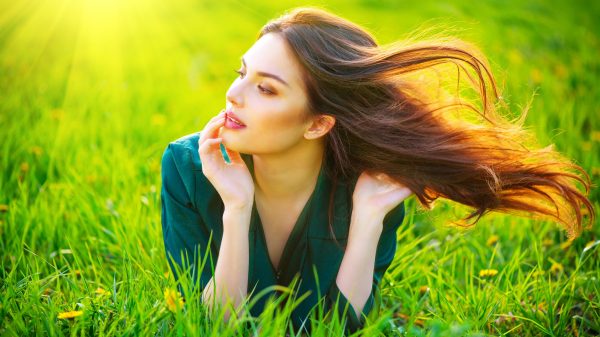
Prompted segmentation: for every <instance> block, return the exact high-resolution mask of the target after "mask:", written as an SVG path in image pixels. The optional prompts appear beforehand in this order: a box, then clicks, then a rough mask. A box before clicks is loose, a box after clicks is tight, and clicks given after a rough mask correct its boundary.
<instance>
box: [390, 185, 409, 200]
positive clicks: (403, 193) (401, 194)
mask: <svg viewBox="0 0 600 337" xmlns="http://www.w3.org/2000/svg"><path fill="white" fill-rule="evenodd" d="M392 194H393V195H394V197H395V198H398V200H400V201H402V200H404V199H406V198H408V197H410V196H411V195H412V191H411V190H410V189H409V188H408V187H402V188H399V189H397V190H395V191H394V192H392Z"/></svg>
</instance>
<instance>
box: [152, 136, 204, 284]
mask: <svg viewBox="0 0 600 337" xmlns="http://www.w3.org/2000/svg"><path fill="white" fill-rule="evenodd" d="M191 154H192V151H191V149H188V148H186V147H185V146H183V145H181V144H177V143H170V144H169V145H168V146H167V148H166V149H165V151H164V153H163V156H162V161H161V167H162V170H161V176H162V188H161V207H162V211H161V223H162V231H163V239H164V244H165V251H166V255H167V260H168V261H169V266H170V268H171V271H172V272H173V275H174V276H175V279H176V280H178V279H179V278H180V277H182V276H183V275H185V274H187V275H189V276H191V280H192V281H193V282H194V283H193V285H194V287H196V286H200V290H202V289H204V287H205V286H206V284H207V283H208V281H210V278H211V277H212V268H211V266H212V263H211V262H212V261H211V260H210V259H206V258H205V257H207V255H208V256H209V257H210V254H208V253H210V249H209V236H210V235H209V234H208V233H209V231H208V230H207V229H206V226H205V225H204V222H203V220H202V217H201V215H200V213H199V212H198V210H197V208H196V206H195V205H194V200H193V199H192V198H191V197H190V195H194V194H193V192H194V186H195V185H194V184H195V181H194V173H193V171H192V160H191ZM188 273H189V274H188ZM198 282H199V283H198ZM181 289H182V288H181V287H180V290H181Z"/></svg>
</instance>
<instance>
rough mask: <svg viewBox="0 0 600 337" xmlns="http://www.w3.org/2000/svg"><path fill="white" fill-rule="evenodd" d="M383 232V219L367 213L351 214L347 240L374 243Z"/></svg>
mask: <svg viewBox="0 0 600 337" xmlns="http://www.w3.org/2000/svg"><path fill="white" fill-rule="evenodd" d="M382 232H383V217H381V216H378V215H377V214H374V213H368V212H352V217H351V219H350V232H349V234H348V240H349V241H351V240H354V239H356V240H360V241H365V240H367V241H375V242H377V241H378V240H379V237H380V236H381V233H382Z"/></svg>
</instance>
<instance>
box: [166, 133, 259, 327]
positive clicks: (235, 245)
mask: <svg viewBox="0 0 600 337" xmlns="http://www.w3.org/2000/svg"><path fill="white" fill-rule="evenodd" d="M191 150H192V149H188V148H186V147H184V146H181V145H179V144H170V145H169V146H168V147H167V148H166V149H165V152H164V154H163V157H162V170H161V171H162V190H161V205H162V213H161V222H162V230H163V238H164V244H165V250H166V253H167V260H168V262H169V265H170V267H171V270H172V271H173V275H174V277H175V279H176V280H178V279H179V278H180V277H181V276H182V275H186V273H187V271H188V270H191V276H192V280H193V282H194V287H200V289H201V290H202V300H203V302H205V303H207V305H208V307H209V308H212V304H213V301H212V295H213V294H214V293H216V294H217V296H216V299H218V300H219V302H221V303H223V304H225V302H226V300H227V299H228V297H224V295H225V294H230V295H229V298H230V299H231V300H232V301H233V303H234V304H235V305H236V306H237V305H238V304H239V303H241V301H242V300H243V296H242V294H243V295H246V292H247V282H248V244H249V243H248V230H249V227H250V215H251V210H252V208H251V207H245V208H244V207H242V208H233V207H227V206H226V207H225V211H224V212H223V237H222V239H221V246H220V248H219V254H218V259H217V261H216V265H215V273H214V275H213V273H212V270H211V268H210V262H209V263H207V264H206V265H204V264H200V265H198V261H203V260H204V256H205V254H212V256H215V257H216V256H217V254H215V253H216V252H213V251H211V250H210V247H209V237H210V228H209V227H208V226H207V225H206V224H205V223H204V221H203V219H202V217H201V215H200V214H199V212H198V211H197V209H196V207H195V206H194V205H193V202H194V200H193V199H192V198H191V196H190V195H191V194H192V193H193V189H194V188H195V181H194V178H193V176H192V175H191V174H192V163H191V161H190V158H191V156H189V155H188V154H187V151H191ZM209 260H210V259H209ZM184 277H185V276H184ZM211 277H212V278H211ZM196 282H197V283H196ZM215 285H216V287H215ZM215 288H216V289H215ZM180 290H181V288H180ZM182 293H183V292H182ZM232 296H233V297H232ZM225 315H226V318H227V317H228V316H229V315H228V312H226V313H225Z"/></svg>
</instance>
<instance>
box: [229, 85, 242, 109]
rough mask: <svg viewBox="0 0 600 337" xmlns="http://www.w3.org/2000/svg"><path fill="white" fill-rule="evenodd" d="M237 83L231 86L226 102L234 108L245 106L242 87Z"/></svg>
mask: <svg viewBox="0 0 600 337" xmlns="http://www.w3.org/2000/svg"><path fill="white" fill-rule="evenodd" d="M237 82H238V81H235V82H234V83H232V84H231V86H230V87H229V89H228V90H227V93H226V94H225V100H226V101H227V103H231V105H234V106H240V105H242V104H243V99H242V93H241V90H240V89H241V88H240V87H241V85H239V83H237Z"/></svg>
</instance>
